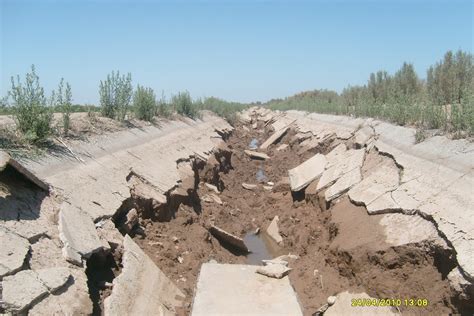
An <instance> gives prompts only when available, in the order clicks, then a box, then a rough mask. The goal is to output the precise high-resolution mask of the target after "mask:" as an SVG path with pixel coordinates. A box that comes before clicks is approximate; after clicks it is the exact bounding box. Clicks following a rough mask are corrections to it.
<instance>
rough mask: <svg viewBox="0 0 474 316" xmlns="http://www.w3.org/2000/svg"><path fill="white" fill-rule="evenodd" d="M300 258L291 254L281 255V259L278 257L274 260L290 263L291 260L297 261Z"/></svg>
mask: <svg viewBox="0 0 474 316" xmlns="http://www.w3.org/2000/svg"><path fill="white" fill-rule="evenodd" d="M299 258H300V257H298V256H297V255H292V254H291V253H289V254H287V255H281V256H279V257H276V258H275V259H273V260H281V261H286V262H290V261H291V260H297V259H299Z"/></svg>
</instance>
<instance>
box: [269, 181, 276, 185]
mask: <svg viewBox="0 0 474 316" xmlns="http://www.w3.org/2000/svg"><path fill="white" fill-rule="evenodd" d="M267 184H268V185H270V186H274V185H275V183H273V182H271V181H268V182H267Z"/></svg>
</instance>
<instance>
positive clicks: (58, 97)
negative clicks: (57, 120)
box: [51, 78, 72, 135]
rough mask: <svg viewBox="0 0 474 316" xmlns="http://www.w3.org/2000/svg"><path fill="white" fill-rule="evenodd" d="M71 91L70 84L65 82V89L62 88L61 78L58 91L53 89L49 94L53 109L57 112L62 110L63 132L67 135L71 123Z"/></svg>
mask: <svg viewBox="0 0 474 316" xmlns="http://www.w3.org/2000/svg"><path fill="white" fill-rule="evenodd" d="M71 101H72V92H71V85H70V84H69V83H68V82H66V89H65V90H64V78H61V81H60V82H59V86H58V91H57V93H55V92H54V91H53V93H52V96H51V102H52V105H53V109H58V110H59V111H58V112H62V121H63V133H64V135H67V134H68V132H69V128H70V124H71V108H72V104H71Z"/></svg>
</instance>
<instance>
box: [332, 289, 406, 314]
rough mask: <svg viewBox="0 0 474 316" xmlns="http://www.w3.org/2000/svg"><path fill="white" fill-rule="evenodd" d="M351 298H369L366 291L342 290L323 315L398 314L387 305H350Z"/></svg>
mask: <svg viewBox="0 0 474 316" xmlns="http://www.w3.org/2000/svg"><path fill="white" fill-rule="evenodd" d="M352 299H366V300H371V299H373V297H370V296H369V295H368V294H366V293H349V292H342V293H339V294H338V295H337V296H336V302H335V303H334V304H333V305H332V306H329V308H328V309H327V310H326V312H325V313H324V316H343V315H358V316H389V315H400V314H399V313H398V312H396V311H395V310H393V309H392V308H391V307H387V306H352Z"/></svg>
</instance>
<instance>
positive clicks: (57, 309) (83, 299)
mask: <svg viewBox="0 0 474 316" xmlns="http://www.w3.org/2000/svg"><path fill="white" fill-rule="evenodd" d="M69 272H70V273H71V275H72V277H71V278H69V280H68V282H67V283H66V285H65V286H64V290H63V289H61V290H60V291H59V293H57V294H54V293H52V294H50V295H49V296H47V297H46V298H44V299H43V300H42V301H41V302H39V303H37V304H36V305H34V306H33V307H32V308H31V309H30V310H29V311H28V315H30V316H50V315H92V301H91V299H90V297H89V288H88V287H87V276H86V274H85V273H84V271H83V270H82V269H79V268H70V269H69Z"/></svg>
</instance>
